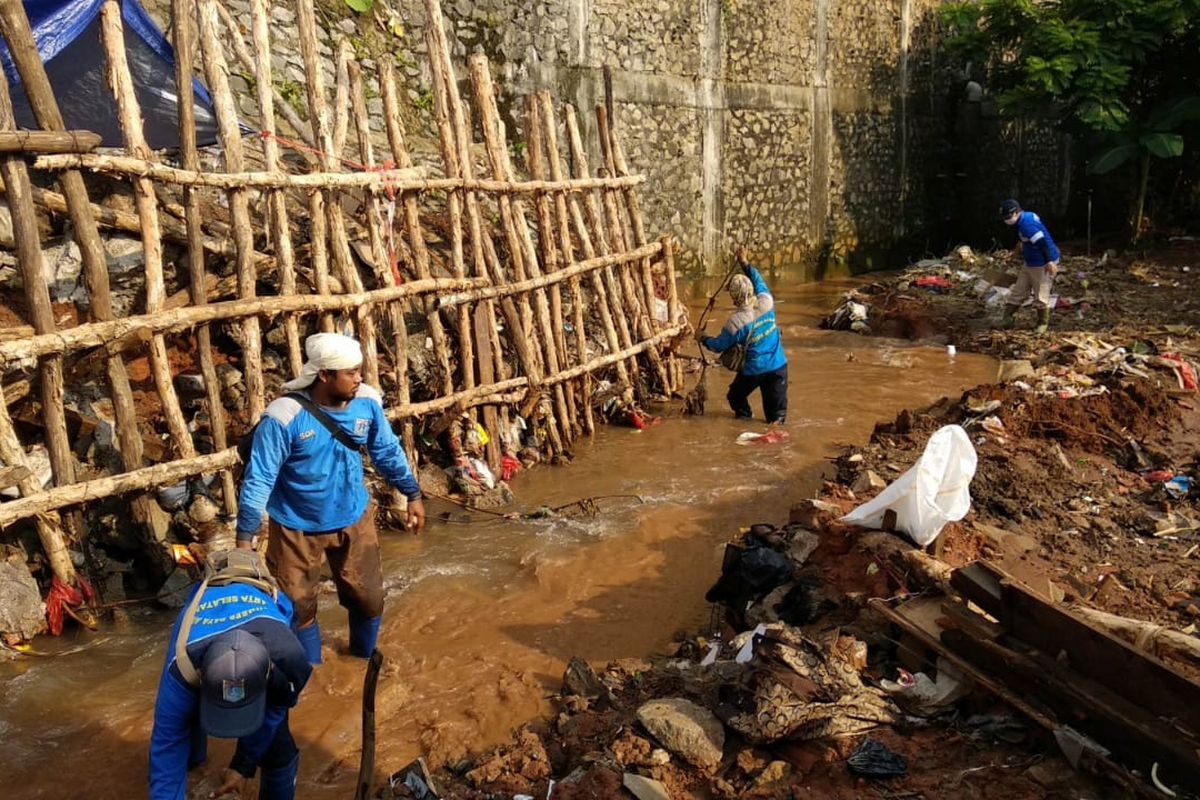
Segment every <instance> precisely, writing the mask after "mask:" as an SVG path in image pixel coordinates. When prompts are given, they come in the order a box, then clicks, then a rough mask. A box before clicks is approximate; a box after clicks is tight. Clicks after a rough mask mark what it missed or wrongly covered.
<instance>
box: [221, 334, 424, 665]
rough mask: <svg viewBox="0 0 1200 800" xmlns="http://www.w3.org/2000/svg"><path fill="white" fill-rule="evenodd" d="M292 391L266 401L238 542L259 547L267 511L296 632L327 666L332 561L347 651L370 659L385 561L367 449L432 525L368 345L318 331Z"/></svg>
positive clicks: (241, 499)
mask: <svg viewBox="0 0 1200 800" xmlns="http://www.w3.org/2000/svg"><path fill="white" fill-rule="evenodd" d="M304 351H305V355H306V356H307V357H308V360H307V361H306V362H305V363H304V367H303V369H302V370H301V372H300V377H298V378H296V379H295V380H292V381H288V382H287V383H285V384H284V385H283V388H284V389H285V390H286V391H287V392H288V394H286V395H284V396H283V397H280V398H279V399H277V400H275V401H274V402H272V403H271V404H270V405H269V406H267V410H266V411H265V412H263V416H262V420H261V421H260V422H259V424H258V426H257V427H256V428H255V430H254V439H253V444H252V446H251V451H250V456H249V458H248V460H247V463H246V473H245V478H244V479H243V481H242V489H241V493H240V494H239V496H238V506H239V509H238V520H237V545H238V547H241V548H250V547H252V546H253V545H252V541H253V537H254V535H255V534H256V533H257V532H258V529H259V527H260V526H261V525H262V515H263V512H264V511H265V512H266V514H267V517H268V518H269V521H270V523H269V526H268V536H269V539H268V541H267V566H268V567H269V568H270V570H271V574H272V575H274V576H275V579H276V580H277V581H279V587H280V588H281V589H283V591H284V592H285V593H286V594H287V596H288V597H290V598H291V599H292V602H293V603H295V605H296V635H297V636H298V637H299V638H300V643H301V644H302V645H304V652H305V653H306V654H307V655H308V660H309V661H310V662H311V663H313V664H320V663H321V631H320V628H319V627H318V626H317V584H318V582H319V581H320V578H321V562H322V561H323V560H325V559H328V561H329V567H330V570H331V571H332V572H333V582H334V583H335V584H336V585H337V594H338V600H339V602H341V604H342V606H343V607H345V609H346V610H347V611H348V612H349V615H350V654H351V655H354V656H359V657H361V658H369V657H370V655H371V652H372V651H373V650H374V649H375V641H376V639H377V638H378V636H379V623H380V621H381V620H382V615H383V594H384V593H383V567H382V564H381V561H380V555H379V536H378V534H377V533H376V531H375V503H374V501H372V500H371V497H370V495H369V493H368V492H367V488H366V485H365V484H364V483H363V463H362V452H363V451H365V452H367V453H368V454H369V455H370V456H371V463H373V464H374V465H375V469H376V470H378V471H379V474H380V475H381V476H383V478H384V479H385V480H386V481H387V482H388V483H389V484H391V485H392V486H394V487H396V488H397V489H399V490H400V491H401V492H403V493H404V495H405V497H407V498H408V515H407V519H406V524H407V527H408V529H409V530H411V531H412V532H413V533H419V532H420V531H421V529H422V528H423V527H424V526H425V507H424V505H423V504H422V502H421V487H420V486H419V485H418V484H417V480H416V478H415V477H414V476H413V473H412V470H411V469H410V468H409V465H408V459H407V458H406V457H405V455H404V450H403V448H401V447H400V441H399V440H398V439H397V438H396V434H395V432H394V431H393V430H392V426H391V424H390V423H389V422H388V420H387V417H386V416H384V413H383V404H382V398H381V396H380V394H379V391H378V390H377V389H375V388H374V387H372V386H368V385H367V384H365V383H363V381H362V361H363V356H362V347H361V345H359V343H358V342H357V341H356V340H354V339H352V338H350V337H349V336H342V335H341V334H337V333H317V334H313V335H312V336H310V337H308V339H307V340H305V343H304Z"/></svg>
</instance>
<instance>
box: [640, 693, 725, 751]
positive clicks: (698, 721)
mask: <svg viewBox="0 0 1200 800" xmlns="http://www.w3.org/2000/svg"><path fill="white" fill-rule="evenodd" d="M637 718H638V722H640V723H642V726H643V727H645V729H646V730H648V731H649V732H650V733H651V735H653V736H654V738H656V739H658V741H659V742H661V743H662V745H663V747H665V748H666V749H667V750H670V751H671V752H672V753H675V754H676V755H678V756H680V757H681V758H683V759H684V760H686V761H688V762H690V763H692V764H694V765H696V766H698V767H702V768H713V767H716V766H717V765H718V764H720V763H721V750H722V748H724V747H725V728H724V727H722V725H721V723H720V721H718V720H717V718H716V717H715V716H713V714H712V712H711V711H709V710H708V709H706V708H702V707H701V706H698V705H696V704H695V703H693V702H692V701H691V700H685V699H684V698H682V697H672V698H668V699H665V700H651V701H650V702H648V703H646V704H645V705H643V706H642V707H641V708H639V709H638V711H637Z"/></svg>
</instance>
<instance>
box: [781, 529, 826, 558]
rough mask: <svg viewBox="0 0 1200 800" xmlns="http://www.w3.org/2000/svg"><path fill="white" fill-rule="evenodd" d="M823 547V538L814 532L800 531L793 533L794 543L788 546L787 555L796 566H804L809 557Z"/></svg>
mask: <svg viewBox="0 0 1200 800" xmlns="http://www.w3.org/2000/svg"><path fill="white" fill-rule="evenodd" d="M820 545H821V537H819V536H817V535H816V534H815V533H813V532H812V531H805V530H798V531H794V532H793V533H792V541H791V543H790V544H789V545H788V549H787V555H788V558H790V559H791V560H792V561H794V562H796V566H803V565H804V564H805V563H806V562H807V561H808V557H809V556H811V555H812V554H813V551H814V550H816V549H817V548H818V547H820Z"/></svg>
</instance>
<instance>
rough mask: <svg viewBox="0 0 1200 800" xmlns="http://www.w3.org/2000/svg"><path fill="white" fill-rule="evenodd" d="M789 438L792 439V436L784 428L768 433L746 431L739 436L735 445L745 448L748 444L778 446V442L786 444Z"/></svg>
mask: <svg viewBox="0 0 1200 800" xmlns="http://www.w3.org/2000/svg"><path fill="white" fill-rule="evenodd" d="M789 438H791V436H790V434H789V433H788V432H787V431H785V430H783V429H782V428H774V429H772V430H769V431H767V432H766V433H754V432H753V431H746V432H744V433H741V434H739V435H738V437H737V439H736V440H734V444H740V445H743V446H745V445H748V444H776V443H778V442H785V441H787V440H788V439H789Z"/></svg>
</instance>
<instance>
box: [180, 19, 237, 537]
mask: <svg viewBox="0 0 1200 800" xmlns="http://www.w3.org/2000/svg"><path fill="white" fill-rule="evenodd" d="M192 8H193V5H192V0H171V22H172V25H173V26H174V31H175V42H174V43H175V86H176V91H177V92H178V96H179V156H180V161H181V163H182V164H183V168H184V169H192V170H194V169H198V168H199V167H200V154H199V152H198V151H197V149H196V109H195V105H194V103H195V100H194V97H193V89H192V76H193V74H194V73H195V67H194V65H195V58H196V31H195V25H194V23H195V19H194V17H193V16H192V14H193V11H192ZM183 210H184V219H185V220H186V221H187V237H186V238H187V246H188V276H189V278H190V283H191V290H192V303H193V304H194V305H197V306H203V305H206V304H207V303H208V291H207V288H206V283H205V269H204V248H203V245H202V242H201V238H202V235H203V230H202V227H201V226H202V224H203V221H202V217H201V215H200V198H199V196H198V195H197V194H196V191H195V189H193V188H192V187H190V186H186V187H184V189H183ZM196 350H197V351H198V352H199V355H200V375H201V377H202V378H203V379H204V395H205V401H206V405H207V409H208V426H209V432H210V434H211V435H212V440H213V448H214V449H215V450H217V451H218V452H219V451H221V450H224V449H225V447H226V444H227V433H226V429H225V406H224V405H223V404H222V402H221V384H220V383H219V382H218V381H217V368H216V363H215V362H214V361H213V354H212V333H211V331H210V329H209V326H208V325H201V326H200V327H199V328H197V329H196ZM221 501H222V505H223V506H224V507H225V513H226V514H227V515H229V516H233V515H234V514H236V513H237V488H236V487H235V486H234V483H233V473H232V472H231V471H230V470H227V469H226V470H222V471H221Z"/></svg>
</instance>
